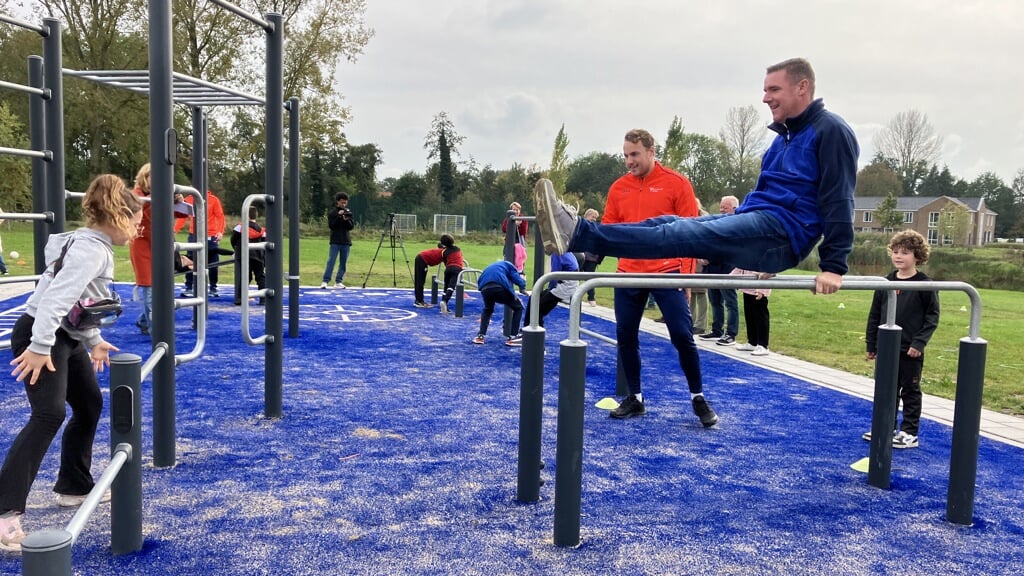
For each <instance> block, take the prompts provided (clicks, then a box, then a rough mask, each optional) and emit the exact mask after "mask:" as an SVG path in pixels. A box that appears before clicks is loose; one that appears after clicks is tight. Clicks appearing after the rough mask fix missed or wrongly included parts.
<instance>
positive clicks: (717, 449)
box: [0, 288, 1024, 575]
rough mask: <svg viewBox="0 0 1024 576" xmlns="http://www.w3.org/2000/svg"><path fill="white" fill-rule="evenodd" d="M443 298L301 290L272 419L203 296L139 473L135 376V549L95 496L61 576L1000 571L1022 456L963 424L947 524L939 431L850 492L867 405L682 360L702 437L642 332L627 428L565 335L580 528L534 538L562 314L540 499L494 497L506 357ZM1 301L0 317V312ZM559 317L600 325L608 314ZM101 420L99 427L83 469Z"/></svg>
mask: <svg viewBox="0 0 1024 576" xmlns="http://www.w3.org/2000/svg"><path fill="white" fill-rule="evenodd" d="M127 291H128V289H127V288H124V289H123V290H122V293H127ZM228 291H229V290H225V291H224V292H228ZM467 296H468V297H469V299H468V300H467V302H466V317H464V318H455V317H454V315H446V316H443V315H441V314H439V312H438V309H437V308H432V309H416V308H414V307H413V306H412V303H413V298H412V293H411V291H408V290H398V289H363V290H359V289H348V290H311V289H306V290H304V291H303V294H302V298H301V331H302V332H301V334H300V336H299V337H298V338H286V339H285V343H284V348H285V353H284V354H285V356H284V416H283V418H281V419H266V418H264V417H263V415H262V414H263V376H264V368H263V353H262V348H261V347H250V346H246V345H245V344H244V342H243V340H242V337H241V328H240V323H239V314H238V308H236V307H234V306H232V305H231V298H230V295H227V296H223V295H222V297H221V298H220V299H219V300H216V301H215V303H214V304H213V306H212V307H211V310H210V317H209V318H210V319H209V332H208V340H207V347H206V350H204V353H203V356H202V357H201V358H200V359H199V360H197V361H194V362H190V363H187V364H183V365H182V366H180V367H179V368H178V372H177V374H178V376H177V382H176V384H177V465H176V466H174V467H173V468H166V469H155V468H153V466H152V447H151V430H150V423H151V413H152V405H151V401H152V397H151V394H150V382H148V381H147V382H146V383H144V391H145V394H144V400H143V411H144V418H143V422H144V425H145V431H144V444H145V447H144V455H143V458H144V460H143V466H144V467H143V483H144V487H143V490H144V497H145V504H144V522H143V532H144V547H143V550H142V551H141V552H139V553H138V554H133V555H127V556H121V557H113V556H111V555H110V548H109V543H110V527H109V515H108V509H107V508H106V507H101V508H100V509H99V512H98V514H97V516H96V517H95V518H94V519H93V521H92V522H91V523H90V525H89V526H88V528H87V529H86V531H85V532H84V533H83V535H82V537H81V538H80V540H79V541H78V543H77V544H76V546H75V548H74V552H73V561H74V566H75V571H76V573H81V574H119V575H120V574H124V575H134V574H140V575H142V574H147V575H148V574H228V575H262V574H267V575H269V574H275V575H278V574H487V575H491V574H620V573H623V574H709V573H714V574H782V573H785V574H821V573H826V572H827V573H835V574H872V575H875V574H877V575H882V574H972V575H973V574H1007V575H1009V574H1019V573H1022V572H1024V507H1022V505H1021V502H1022V501H1024V488H1022V482H1021V476H1020V470H1021V469H1024V450H1021V449H1019V448H1016V447H1012V446H1007V445H1004V444H1000V443H998V442H994V441H991V440H988V439H986V438H982V439H981V449H980V453H979V463H978V477H977V490H976V498H975V524H974V525H973V526H972V527H969V528H968V527H957V526H954V525H951V524H949V523H947V522H945V520H944V515H945V506H946V489H947V484H948V477H949V450H950V440H951V430H950V428H949V427H947V426H945V425H942V424H939V423H935V422H932V421H928V420H925V421H923V422H922V429H921V447H920V448H919V449H916V450H902V451H894V459H893V474H892V487H891V489H889V490H879V489H876V488H872V487H870V486H868V484H867V479H866V475H864V474H861V473H859V472H856V471H854V470H853V469H851V468H850V464H851V463H853V462H855V461H857V460H859V459H861V458H863V457H865V456H867V453H868V444H867V443H866V442H863V441H862V440H861V439H860V434H861V433H862V432H863V431H865V430H867V429H868V428H870V418H871V414H870V412H871V406H870V402H868V401H866V400H863V399H859V398H855V397H851V396H848V395H845V394H843V393H840V392H837V391H835V390H831V389H828V388H824V387H822V386H818V385H816V384H812V383H808V382H806V381H802V380H799V379H796V378H793V377H790V376H787V375H784V374H780V373H777V372H773V371H771V370H766V369H763V368H758V367H754V366H751V365H747V364H744V363H741V362H737V361H735V360H731V359H728V358H725V357H721V356H717V355H715V354H708V353H705V354H703V356H702V366H703V370H704V375H705V390H706V392H707V397H708V399H709V400H710V402H711V403H712V405H713V406H714V407H715V409H716V410H717V411H718V413H719V415H720V417H721V422H720V424H719V425H718V426H716V427H715V428H711V429H703V428H702V427H701V426H700V423H699V422H698V421H697V419H696V417H694V416H693V414H692V413H691V411H690V401H689V394H688V392H687V389H686V386H685V381H684V380H683V377H682V374H681V372H680V370H679V367H678V365H677V360H676V354H675V353H674V351H673V350H672V349H671V346H670V344H669V343H668V341H667V340H665V339H663V338H659V337H657V336H654V335H644V336H642V339H641V346H642V349H643V361H644V374H645V390H644V397H645V401H646V403H647V408H648V414H647V415H646V416H645V417H642V418H634V419H632V420H627V421H617V420H612V419H610V418H608V415H607V412H606V411H604V410H600V409H598V408H596V407H594V404H595V403H596V402H597V401H599V400H600V399H602V398H604V397H607V396H612V395H613V393H614V389H615V350H614V348H613V347H611V346H609V345H608V344H604V343H601V342H598V341H596V340H591V341H590V342H589V346H588V350H587V352H588V368H587V392H586V411H585V415H584V426H585V440H584V453H583V495H582V517H581V527H582V528H581V535H582V543H581V545H580V546H578V547H576V548H560V547H556V546H554V545H553V543H552V530H553V503H552V498H553V495H554V477H555V436H556V415H557V386H558V384H557V374H558V342H559V340H561V339H563V338H565V337H566V334H567V332H566V327H565V324H566V321H567V318H568V314H567V312H566V311H565V310H564V309H561V308H559V309H556V310H555V311H554V312H553V313H552V314H551V315H550V316H549V317H548V319H547V322H546V324H547V327H548V333H547V345H546V346H547V350H548V354H547V357H546V360H545V371H546V383H545V397H544V419H543V458H544V461H545V463H546V468H545V470H544V471H543V473H542V477H543V478H544V479H545V480H546V484H545V485H544V486H543V487H542V488H541V500H540V502H538V503H533V504H524V503H518V502H516V501H515V496H516V458H517V446H518V429H517V428H518V418H519V407H518V404H519V378H520V371H519V366H520V355H521V350H520V349H518V348H509V347H506V346H505V345H504V343H503V338H502V337H501V318H500V312H499V313H498V314H496V316H495V318H494V321H493V322H492V324H491V328H490V331H489V334H488V341H487V343H486V344H485V345H483V346H479V345H474V344H472V343H471V342H470V340H471V338H472V337H473V336H475V335H476V332H477V325H478V320H479V313H480V308H481V301H480V300H479V298H476V297H475V296H476V293H475V292H468V293H467ZM22 302H24V297H21V298H18V299H14V300H10V301H8V304H9V305H10V306H11V307H13V306H17V305H19V304H21V303H22ZM255 310H256V317H255V318H254V324H253V329H252V331H253V333H255V334H259V333H260V331H261V330H262V327H261V321H262V316H261V312H259V309H255ZM137 313H138V305H137V303H134V302H130V303H128V305H127V310H126V313H125V315H124V316H123V317H122V319H121V320H120V321H119V322H118V324H116V325H115V326H114V327H112V328H111V329H109V330H108V332H107V336H108V339H109V340H110V341H111V342H112V343H114V344H116V345H118V346H119V347H121V349H122V350H123V351H126V352H133V353H137V354H139V355H141V356H143V357H145V356H146V355H147V354H148V350H149V341H148V338H146V337H143V336H141V335H139V334H138V332H137V330H136V329H135V327H134V317H135V315H137ZM286 313H287V309H286ZM16 315H17V310H16V309H15V310H12V311H9V312H7V313H4V314H2V315H0V329H2V328H4V327H9V326H10V325H11V324H13V319H14V318H15V317H16ZM177 319H178V321H177V329H176V337H177V338H178V341H177V344H176V346H177V349H178V352H179V353H182V352H186V351H188V350H190V349H191V347H192V344H193V342H194V340H195V336H194V334H193V333H192V331H191V329H190V322H189V319H190V312H188V311H179V312H178V313H177ZM585 325H586V327H588V328H590V329H592V330H595V331H599V332H602V333H604V334H607V335H609V336H613V335H614V327H613V326H612V324H611V323H610V322H607V321H603V320H598V319H594V318H590V317H588V318H587V319H586V320H585ZM8 354H9V353H8ZM8 357H9V356H8ZM6 382H7V385H5V386H3V387H0V415H2V425H0V447H3V448H4V449H6V447H7V446H9V444H10V442H11V440H12V439H13V437H14V435H15V434H16V433H17V431H18V430H19V429H20V427H21V425H22V423H23V422H24V419H25V418H26V417H27V413H28V407H27V402H26V400H25V396H24V393H23V392H22V390H21V386H20V385H19V384H16V383H14V381H13V378H10V377H8V378H7V379H6ZM101 383H102V386H104V388H105V387H106V376H105V375H104V376H102V377H101ZM105 396H106V393H105ZM105 399H107V400H108V398H105ZM108 434H109V426H108V423H107V422H106V421H104V422H103V423H102V424H101V427H100V431H99V435H98V437H97V448H96V462H95V465H94V473H95V474H96V475H97V477H98V475H99V473H100V470H101V467H102V466H103V465H105V464H106V462H107V461H108V460H109V448H108V447H107V438H108ZM53 448H54V449H53V450H51V454H50V455H49V456H48V457H47V459H46V460H45V461H44V463H43V467H42V470H41V471H40V475H39V478H38V479H37V481H36V483H35V485H34V489H33V493H32V495H31V497H30V503H29V510H28V512H27V514H26V515H25V517H24V521H23V524H24V526H25V528H26V529H27V530H36V529H41V528H53V527H59V526H62V525H63V524H65V523H66V522H67V521H68V519H70V517H71V514H72V512H71V511H68V510H61V509H57V508H55V507H54V506H53V505H52V495H51V494H50V489H51V486H52V482H53V478H54V476H55V473H56V465H57V458H56V454H57V451H56V448H57V443H55V444H54V447H53ZM20 570H21V561H20V560H19V559H18V558H17V557H12V556H7V555H0V574H17V573H20Z"/></svg>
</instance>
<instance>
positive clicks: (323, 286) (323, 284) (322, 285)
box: [320, 282, 327, 290]
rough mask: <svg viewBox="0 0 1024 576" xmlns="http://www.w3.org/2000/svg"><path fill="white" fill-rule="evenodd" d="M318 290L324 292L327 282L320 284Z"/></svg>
mask: <svg viewBox="0 0 1024 576" xmlns="http://www.w3.org/2000/svg"><path fill="white" fill-rule="evenodd" d="M320 289H321V290H326V289H327V282H321V283H320Z"/></svg>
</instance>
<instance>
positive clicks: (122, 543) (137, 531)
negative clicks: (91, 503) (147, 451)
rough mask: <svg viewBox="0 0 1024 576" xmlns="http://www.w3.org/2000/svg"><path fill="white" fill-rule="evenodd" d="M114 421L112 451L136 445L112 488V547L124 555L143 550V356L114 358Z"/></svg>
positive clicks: (111, 375) (117, 553) (112, 374)
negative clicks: (123, 446)
mask: <svg viewBox="0 0 1024 576" xmlns="http://www.w3.org/2000/svg"><path fill="white" fill-rule="evenodd" d="M110 420H111V422H110V453H111V454H113V453H114V451H115V449H116V448H117V446H118V445H120V444H128V445H130V446H131V447H132V457H131V459H130V460H128V461H127V462H125V463H124V466H123V467H122V468H121V471H120V472H119V473H118V474H117V477H116V478H114V483H113V485H112V486H111V491H110V495H111V498H110V548H111V551H112V552H113V553H114V554H115V555H121V554H129V553H131V552H138V551H139V550H141V549H142V358H141V357H139V356H137V355H135V354H118V355H117V356H114V357H113V358H111V359H110Z"/></svg>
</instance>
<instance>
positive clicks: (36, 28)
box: [0, 14, 50, 37]
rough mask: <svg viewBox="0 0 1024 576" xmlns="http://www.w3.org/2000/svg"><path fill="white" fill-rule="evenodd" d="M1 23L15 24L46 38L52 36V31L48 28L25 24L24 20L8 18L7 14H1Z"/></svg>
mask: <svg viewBox="0 0 1024 576" xmlns="http://www.w3.org/2000/svg"><path fill="white" fill-rule="evenodd" d="M0 22H6V23H8V24H13V25H15V26H20V27H22V28H24V29H26V30H31V31H33V32H38V33H39V34H41V35H42V36H44V37H46V36H49V35H50V30H49V29H48V28H46V27H45V26H38V25H36V24H31V23H29V22H25V21H24V20H18V19H17V18H15V17H13V16H8V15H6V14H0Z"/></svg>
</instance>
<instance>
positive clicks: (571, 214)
mask: <svg viewBox="0 0 1024 576" xmlns="http://www.w3.org/2000/svg"><path fill="white" fill-rule="evenodd" d="M533 206H534V208H535V209H536V210H537V226H539V227H540V236H541V238H542V239H543V240H544V252H545V253H546V254H566V253H568V252H569V249H570V248H571V245H572V235H573V232H575V231H576V224H578V223H579V216H577V215H576V207H575V206H566V205H565V204H563V203H562V201H561V200H559V199H558V194H556V193H555V187H554V186H552V185H551V180H548V179H546V178H541V179H540V180H538V181H537V185H536V186H534V187H533Z"/></svg>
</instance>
